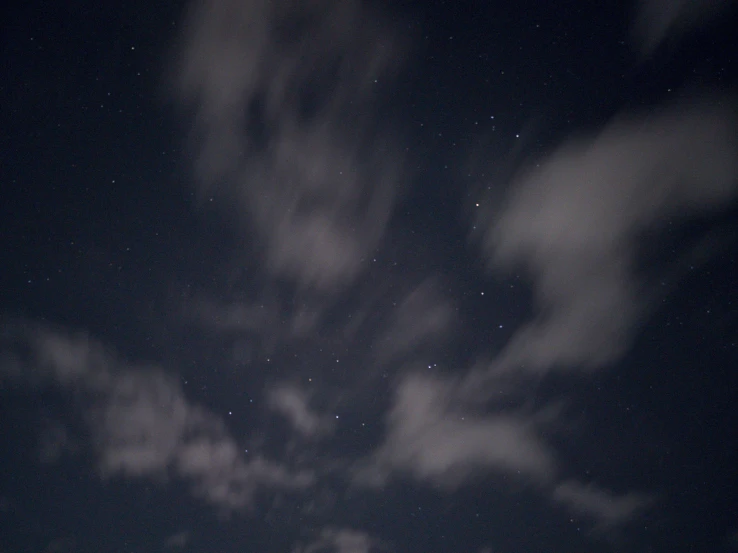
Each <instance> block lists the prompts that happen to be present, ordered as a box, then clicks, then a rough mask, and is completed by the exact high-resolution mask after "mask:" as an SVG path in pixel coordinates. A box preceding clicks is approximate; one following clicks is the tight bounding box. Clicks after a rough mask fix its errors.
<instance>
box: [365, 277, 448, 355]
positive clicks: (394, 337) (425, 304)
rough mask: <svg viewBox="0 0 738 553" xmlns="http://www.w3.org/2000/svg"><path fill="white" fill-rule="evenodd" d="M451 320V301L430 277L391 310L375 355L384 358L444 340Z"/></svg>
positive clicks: (446, 338) (446, 337)
mask: <svg viewBox="0 0 738 553" xmlns="http://www.w3.org/2000/svg"><path fill="white" fill-rule="evenodd" d="M454 322H455V311H454V307H453V305H452V303H451V302H450V301H449V300H447V299H446V298H443V297H442V295H441V294H440V292H439V291H438V286H437V284H436V283H435V282H434V281H433V280H431V279H429V280H426V281H424V282H423V283H421V284H420V285H418V286H417V287H416V288H415V289H413V290H412V291H411V292H410V293H409V294H408V295H407V297H406V298H404V299H403V301H402V302H401V303H400V304H399V305H398V306H397V308H396V309H394V310H393V313H392V319H391V321H390V324H389V325H388V328H387V330H386V331H385V332H384V333H383V335H382V336H381V337H380V339H379V340H378V343H377V350H378V353H379V357H380V359H381V360H382V361H383V362H386V361H387V360H388V359H391V358H393V357H396V356H400V355H403V354H407V353H408V352H412V351H414V350H416V349H417V348H418V347H421V346H423V345H437V344H438V343H443V342H446V341H447V340H448V336H449V333H450V331H451V330H452V328H453V324H454Z"/></svg>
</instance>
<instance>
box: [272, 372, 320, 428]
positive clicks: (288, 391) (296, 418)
mask: <svg viewBox="0 0 738 553" xmlns="http://www.w3.org/2000/svg"><path fill="white" fill-rule="evenodd" d="M269 406H270V407H271V408H272V409H273V410H274V411H276V412H277V413H279V414H281V415H282V416H283V417H285V418H286V419H287V421H289V423H290V424H291V425H292V427H293V428H294V429H295V430H296V431H297V432H299V433H300V434H301V435H302V436H303V437H305V438H312V437H316V436H319V435H321V434H325V433H327V432H330V430H331V429H332V428H333V424H332V421H331V420H330V419H329V418H327V417H324V416H320V415H319V414H318V413H316V412H315V411H313V410H312V409H310V406H309V405H308V395H307V394H306V393H305V392H304V391H303V390H301V389H299V388H298V387H296V386H294V385H287V384H284V385H281V386H278V387H277V388H274V389H273V390H271V392H270V393H269Z"/></svg>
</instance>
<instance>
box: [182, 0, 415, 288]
mask: <svg viewBox="0 0 738 553" xmlns="http://www.w3.org/2000/svg"><path fill="white" fill-rule="evenodd" d="M189 25H190V27H189V28H190V29H191V32H190V33H189V34H188V35H187V36H186V37H185V39H184V45H183V49H182V56H181V60H182V62H181V64H180V66H179V72H178V74H177V75H176V90H177V94H178V95H179V97H180V98H181V99H182V100H183V102H184V103H185V104H186V105H188V106H191V107H192V108H193V110H194V120H195V128H196V134H197V160H196V168H197V174H198V177H199V180H200V183H201V186H202V193H203V195H205V196H208V197H209V196H215V197H221V198H224V199H225V200H226V201H227V202H228V203H229V205H234V206H235V209H236V210H237V212H238V213H239V214H240V215H242V216H243V219H244V222H245V228H248V229H250V230H253V231H255V234H256V238H257V240H258V241H259V242H260V243H263V244H265V251H264V256H265V259H266V268H267V269H268V270H269V271H270V272H272V274H274V275H276V276H278V277H282V278H287V279H289V280H290V281H293V282H295V283H297V284H298V285H300V286H302V287H307V288H317V289H319V290H322V291H329V290H332V289H333V288H334V287H336V286H340V285H342V284H344V283H346V282H347V281H350V280H351V279H352V278H353V277H354V276H355V275H356V274H357V272H358V271H359V268H360V266H361V264H362V262H363V260H364V258H365V256H366V255H367V254H368V253H369V252H370V251H371V250H372V249H373V248H374V247H375V246H376V245H377V244H378V242H379V240H380V238H381V237H382V234H383V232H384V228H385V225H386V224H387V221H388V219H389V217H390V214H391V211H392V207H393V205H394V201H395V197H396V194H397V189H398V186H399V183H400V171H401V159H400V158H399V156H398V154H397V149H395V148H393V147H392V146H391V145H390V142H389V141H388V139H387V138H386V137H383V136H381V133H380V132H379V130H378V129H377V128H376V125H375V124H374V123H373V122H372V120H373V117H372V114H373V113H374V108H373V107H372V106H373V104H374V97H375V96H376V94H377V89H378V87H379V85H380V84H381V83H383V82H384V79H385V78H386V77H388V76H389V75H391V74H392V72H393V70H394V68H395V67H396V65H397V61H398V59H399V56H398V53H399V48H398V46H397V42H396V41H393V40H391V39H390V37H389V35H387V34H386V33H384V32H383V31H382V30H381V29H380V28H379V26H378V25H377V24H376V18H374V17H370V16H369V14H367V13H366V11H365V9H364V8H363V7H362V6H361V5H360V3H359V2H357V1H355V0H349V1H340V2H339V1H337V0H308V1H296V0H276V1H266V0H255V1H250V2H240V1H237V0H226V1H217V2H216V1H201V2H198V3H196V5H195V7H194V8H193V9H192V13H191V17H190V19H189Z"/></svg>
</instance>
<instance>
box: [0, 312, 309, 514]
mask: <svg viewBox="0 0 738 553" xmlns="http://www.w3.org/2000/svg"><path fill="white" fill-rule="evenodd" d="M3 338H4V340H3V344H2V345H3V348H2V349H3V362H2V372H1V373H0V374H2V376H4V377H8V376H11V377H13V378H14V379H20V381H21V382H23V383H26V384H28V385H43V386H49V385H55V386H59V387H60V388H61V389H62V390H64V391H66V392H71V391H72V390H75V391H76V392H77V393H78V394H79V393H82V395H83V396H84V397H85V400H84V402H83V403H84V405H83V407H84V408H85V409H86V413H85V415H86V420H87V422H88V424H89V427H90V429H91V431H92V436H93V444H92V446H93V448H94V449H95V451H96V456H97V461H98V462H97V467H98V470H99V472H100V475H101V476H102V477H103V478H109V477H114V476H116V475H123V476H129V477H148V478H161V477H165V476H170V475H172V476H177V477H179V478H182V479H184V480H186V481H188V482H190V484H191V486H192V489H193V491H194V493H196V494H197V495H198V496H200V497H202V498H204V499H205V500H207V501H209V502H211V503H212V504H214V505H216V506H218V507H221V508H225V509H238V508H242V507H248V506H249V505H250V504H251V503H252V501H253V498H254V495H255V494H256V493H257V491H258V490H260V489H264V488H267V489H272V488H273V489H281V490H300V489H304V488H306V487H308V486H310V485H311V484H312V483H313V475H312V473H311V472H310V471H307V470H296V471H293V470H291V469H290V468H289V467H286V466H283V465H280V464H278V463H276V462H274V461H271V460H268V459H266V458H264V457H262V456H260V455H258V454H254V455H253V456H251V457H246V455H245V454H244V452H243V448H241V447H240V446H239V445H238V444H237V443H236V441H235V440H234V439H233V438H232V437H231V436H230V435H229V434H228V432H227V429H226V428H225V425H224V424H223V422H222V421H221V420H220V419H219V418H218V417H216V416H215V415H214V414H212V413H210V412H208V411H207V410H205V409H203V408H202V407H199V406H197V405H194V404H192V403H190V402H189V401H188V400H187V398H186V396H185V394H184V391H183V390H182V386H181V384H180V381H179V380H178V379H177V378H175V377H173V376H171V375H170V374H168V373H165V372H164V371H162V370H161V369H159V368H157V367H146V366H135V365H131V364H129V363H126V362H125V361H122V360H121V359H119V358H118V357H116V356H115V355H114V354H113V353H112V352H111V351H108V350H106V348H104V347H103V346H102V344H100V343H98V342H96V341H95V340H93V339H92V338H90V337H89V336H88V335H86V334H84V333H79V334H76V335H70V334H63V333H59V332H56V331H53V330H49V329H47V328H43V327H39V326H34V325H22V326H18V325H10V326H7V325H6V326H5V327H4V328H3Z"/></svg>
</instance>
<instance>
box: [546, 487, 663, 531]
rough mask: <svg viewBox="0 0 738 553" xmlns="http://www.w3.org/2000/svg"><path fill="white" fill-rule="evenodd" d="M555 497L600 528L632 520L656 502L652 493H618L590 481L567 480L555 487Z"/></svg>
mask: <svg viewBox="0 0 738 553" xmlns="http://www.w3.org/2000/svg"><path fill="white" fill-rule="evenodd" d="M553 500H554V501H556V502H558V503H561V504H563V505H566V506H567V507H568V508H569V509H570V510H571V512H572V513H574V514H576V515H578V516H585V517H588V518H591V519H593V520H595V522H596V523H597V524H598V525H599V526H600V527H601V528H610V527H612V526H617V525H619V524H623V523H626V522H628V521H630V520H631V519H632V518H633V517H634V516H636V515H637V514H638V513H640V512H641V511H642V510H643V509H645V508H646V507H648V506H649V505H650V504H651V503H652V502H653V496H650V495H647V494H642V493H635V492H630V493H627V494H624V495H620V496H617V495H614V494H612V493H610V492H607V491H605V490H602V489H600V488H597V487H595V486H594V485H591V484H586V485H585V484H582V483H580V482H575V481H566V482H562V483H561V484H559V485H558V486H556V488H555V489H554V492H553Z"/></svg>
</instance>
